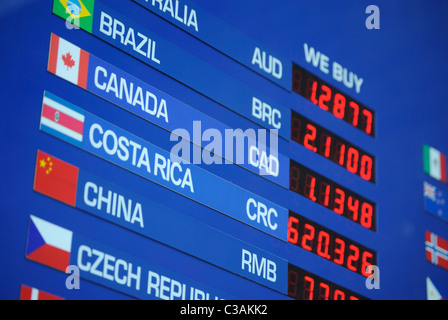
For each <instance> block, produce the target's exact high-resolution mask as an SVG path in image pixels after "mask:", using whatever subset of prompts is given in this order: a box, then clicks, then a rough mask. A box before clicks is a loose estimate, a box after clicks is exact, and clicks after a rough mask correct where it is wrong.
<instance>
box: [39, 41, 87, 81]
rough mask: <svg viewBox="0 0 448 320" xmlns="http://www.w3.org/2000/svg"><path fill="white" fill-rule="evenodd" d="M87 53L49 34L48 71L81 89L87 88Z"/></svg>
mask: <svg viewBox="0 0 448 320" xmlns="http://www.w3.org/2000/svg"><path fill="white" fill-rule="evenodd" d="M88 67H89V53H88V52H86V51H84V50H82V49H81V48H80V47H78V46H75V45H74V44H72V43H70V42H68V41H67V40H64V39H62V38H60V37H58V36H57V35H55V34H54V33H52V34H51V41H50V55H49V58H48V68H47V69H48V71H49V72H51V73H53V74H55V75H57V76H59V77H61V78H63V79H65V80H67V81H69V82H71V83H73V84H76V85H78V86H80V87H82V88H84V89H85V88H86V86H87V72H88Z"/></svg>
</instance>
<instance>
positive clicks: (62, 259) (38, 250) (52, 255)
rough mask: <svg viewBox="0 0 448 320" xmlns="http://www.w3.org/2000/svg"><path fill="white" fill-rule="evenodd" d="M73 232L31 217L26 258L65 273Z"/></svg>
mask: <svg viewBox="0 0 448 320" xmlns="http://www.w3.org/2000/svg"><path fill="white" fill-rule="evenodd" d="M72 238H73V232H72V231H70V230H68V229H65V228H62V227H60V226H58V225H55V224H53V223H51V222H48V221H45V220H43V219H41V218H38V217H36V216H33V215H31V216H30V223H29V226H28V243H27V246H26V257H27V258H28V259H30V260H33V261H36V262H39V263H42V264H44V265H46V266H49V267H52V268H55V269H57V270H61V271H63V272H65V270H66V269H67V267H68V265H69V261H70V252H71V248H72Z"/></svg>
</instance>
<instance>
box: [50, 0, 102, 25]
mask: <svg viewBox="0 0 448 320" xmlns="http://www.w3.org/2000/svg"><path fill="white" fill-rule="evenodd" d="M94 6H95V0H53V13H54V14H55V15H57V16H59V17H61V18H62V19H65V20H66V21H68V22H69V23H71V24H74V25H76V26H78V27H80V28H81V29H83V30H85V31H88V32H90V33H92V23H93V9H94Z"/></svg>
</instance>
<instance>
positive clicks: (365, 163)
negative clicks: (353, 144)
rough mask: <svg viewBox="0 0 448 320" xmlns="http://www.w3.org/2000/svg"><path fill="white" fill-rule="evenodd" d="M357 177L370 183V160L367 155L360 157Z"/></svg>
mask: <svg viewBox="0 0 448 320" xmlns="http://www.w3.org/2000/svg"><path fill="white" fill-rule="evenodd" d="M359 175H360V176H361V178H363V179H364V180H367V181H370V179H371V178H372V158H371V157H369V156H368V155H363V156H362V157H361V170H360V172H359Z"/></svg>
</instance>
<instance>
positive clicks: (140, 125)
mask: <svg viewBox="0 0 448 320" xmlns="http://www.w3.org/2000/svg"><path fill="white" fill-rule="evenodd" d="M103 2H104V3H106V4H107V5H108V6H109V7H112V8H115V9H116V10H117V11H120V12H123V13H124V14H125V15H126V17H128V18H129V17H132V19H134V20H135V21H136V23H140V24H144V25H145V27H146V28H149V29H151V28H153V29H154V30H157V32H158V33H161V34H163V36H164V37H165V38H166V39H170V41H172V42H173V43H175V44H176V45H178V46H180V47H182V48H185V50H187V51H189V52H193V53H194V54H195V55H196V56H197V57H199V58H200V59H202V60H204V61H206V62H207V63H209V64H211V65H212V66H214V67H215V68H218V69H220V70H222V71H224V72H227V73H229V74H230V75H231V76H232V77H234V78H235V79H238V81H241V82H243V83H246V84H247V85H248V86H249V87H251V88H254V89H256V90H257V91H260V92H263V93H264V95H266V96H269V97H270V98H271V99H272V100H275V101H278V103H279V104H281V105H284V106H288V107H290V108H292V109H294V110H296V111H297V112H299V113H301V114H303V115H304V116H306V117H308V118H310V119H311V120H312V121H315V122H316V123H318V124H320V125H322V126H324V127H325V128H327V129H329V130H331V131H332V132H334V133H336V134H337V135H339V136H341V137H343V138H344V139H346V140H348V141H350V142H352V143H354V144H355V145H358V146H360V147H361V148H363V149H364V150H366V151H368V152H370V153H372V154H373V155H375V156H376V163H377V167H376V172H377V177H376V181H377V183H376V184H375V185H373V184H371V183H367V182H365V181H363V180H362V179H361V178H359V177H357V176H354V175H353V174H350V173H349V172H347V171H346V170H344V169H343V168H341V167H339V166H337V165H336V164H334V163H332V162H330V161H329V160H327V159H324V158H322V157H320V156H319V155H317V154H313V153H311V152H309V150H307V149H306V148H304V147H302V146H300V145H298V144H295V143H290V142H287V141H286V140H281V141H280V146H279V149H280V152H281V153H284V154H286V155H288V156H289V157H291V158H293V159H294V160H296V161H298V162H300V163H301V164H303V165H305V166H307V167H309V168H311V169H312V170H314V171H316V172H318V173H320V174H322V175H324V176H326V177H328V178H330V179H331V180H333V181H335V182H337V183H339V184H341V185H343V186H345V187H347V188H349V189H351V190H353V191H355V192H357V193H359V194H360V195H362V196H364V197H366V198H368V199H370V200H373V201H375V202H376V204H377V232H371V231H368V230H366V229H364V228H362V227H361V226H359V225H357V224H355V223H353V222H351V221H348V220H347V219H343V218H342V217H339V216H338V215H337V214H335V213H333V212H331V211H329V210H327V209H325V208H323V207H321V206H319V205H317V204H315V203H313V202H311V201H309V200H307V199H305V198H303V197H301V196H299V195H296V194H294V193H293V192H292V191H287V190H285V189H283V188H282V187H280V186H278V185H275V184H273V183H271V182H269V181H267V180H266V179H264V178H262V177H258V176H256V175H254V174H253V173H251V172H249V171H247V170H245V169H243V168H241V167H237V166H228V165H227V166H222V165H221V166H219V165H218V166H206V165H203V166H202V167H203V168H204V169H206V170H209V171H210V172H212V173H215V174H217V175H218V176H221V177H223V178H224V179H226V180H229V181H231V182H233V183H235V184H237V185H239V186H241V187H243V188H245V189H247V190H249V191H251V192H254V193H256V194H257V195H259V196H261V197H264V198H266V199H268V200H270V201H273V202H275V203H277V204H279V205H281V206H284V207H287V208H289V209H291V210H293V211H296V212H297V213H299V214H301V215H303V216H305V217H307V218H310V219H311V220H313V221H315V222H317V223H319V224H322V225H324V226H325V227H328V228H330V229H332V230H334V231H335V232H337V233H340V234H342V235H344V236H346V237H349V238H351V239H353V240H354V241H356V242H359V243H361V244H363V245H365V246H367V247H369V248H371V249H373V250H376V251H377V253H378V260H377V261H378V265H379V267H380V271H381V273H380V289H379V290H368V289H367V288H366V287H365V278H363V277H362V276H360V275H358V274H355V273H353V272H351V271H349V270H346V269H343V268H342V267H340V266H337V265H335V264H334V263H332V262H330V261H326V260H323V259H322V258H321V257H319V256H317V255H314V254H312V253H310V252H307V251H306V250H303V249H300V248H297V247H295V246H293V245H290V244H288V243H285V242H283V241H281V240H279V239H276V238H273V237H271V236H269V235H267V234H265V233H262V232H260V231H258V230H256V229H254V228H251V227H249V226H247V225H244V224H242V223H241V222H238V221H236V220H234V219H231V218H229V217H227V216H225V215H223V214H220V213H218V212H216V211H214V210H212V209H209V208H206V207H205V206H203V205H201V204H199V203H197V202H194V201H192V200H190V199H187V198H184V197H182V196H179V195H178V194H176V193H174V192H172V191H170V190H168V189H165V188H163V187H161V186H159V185H156V184H154V183H152V182H149V181H147V180H145V179H142V178H140V177H138V176H136V175H134V174H131V173H129V172H128V171H126V170H125V169H122V168H119V167H117V166H115V165H113V164H111V163H108V162H106V161H104V160H101V159H99V158H97V157H95V156H93V155H91V154H88V153H87V152H85V151H82V150H80V149H78V148H74V147H73V146H71V145H69V144H67V143H65V142H63V141H60V140H58V139H56V138H54V137H52V136H50V135H47V134H45V133H42V132H40V131H39V118H40V110H41V102H42V96H43V91H44V90H49V91H51V92H53V93H55V94H57V95H59V96H61V97H63V98H65V99H67V100H69V101H70V102H72V103H75V104H76V105H79V106H80V107H82V108H84V109H85V110H86V111H88V112H91V113H94V114H95V115H97V116H99V117H100V118H102V119H104V120H106V121H110V122H112V123H114V124H116V125H118V126H120V127H121V128H123V129H124V130H127V131H129V132H132V133H133V134H135V135H137V136H139V137H141V138H142V139H144V140H147V141H150V142H151V143H153V144H155V145H157V146H160V147H162V148H164V149H165V150H169V149H170V148H171V147H172V145H173V143H172V142H170V139H169V132H167V131H165V130H163V129H161V128H159V127H157V126H154V125H152V124H149V123H148V122H147V121H145V120H143V119H140V118H138V117H136V116H135V115H133V114H131V113H129V112H127V111H125V110H123V109H121V108H118V107H116V106H114V105H112V104H110V103H109V102H107V101H105V100H102V99H101V98H99V97H97V96H94V95H92V94H91V93H89V92H87V91H85V90H83V89H81V88H78V87H76V86H74V85H72V84H70V83H68V82H67V81H64V80H62V79H60V78H58V77H55V76H54V75H52V74H50V73H48V72H47V71H46V66H47V59H48V48H49V40H50V33H51V32H54V33H56V34H57V35H59V36H61V37H63V38H65V39H67V40H69V41H71V42H73V43H74V44H77V45H79V46H81V47H82V48H83V49H85V50H87V51H88V52H90V53H92V54H94V55H96V56H97V57H99V58H101V59H104V60H106V61H107V62H110V63H112V64H113V65H115V66H117V67H119V68H121V69H123V70H125V71H126V72H128V73H130V74H132V75H133V76H136V77H137V78H139V79H141V80H143V81H145V82H147V83H149V84H151V85H153V86H154V87H156V88H157V89H159V90H161V91H163V92H165V93H167V94H169V95H171V96H173V97H175V98H176V99H178V100H180V101H182V102H184V103H186V104H188V105H190V106H193V107H194V108H196V109H198V110H200V111H202V112H203V113H205V114H207V115H209V116H211V117H213V118H215V119H218V120H219V121H221V122H223V123H224V124H227V125H229V126H231V127H234V128H242V129H246V128H257V126H256V125H255V124H254V123H253V122H251V121H249V120H247V119H245V118H243V117H241V116H240V115H238V114H236V113H234V112H232V111H230V110H229V109H227V108H225V107H223V106H222V105H220V104H218V103H216V102H214V101H213V100H211V99H209V98H208V97H206V96H205V95H203V94H200V93H198V92H197V91H195V90H193V89H191V88H189V87H188V86H186V85H184V84H182V83H180V82H178V81H176V80H175V79H173V78H171V77H168V76H166V75H164V74H162V73H161V72H159V71H157V70H155V69H153V68H151V67H149V66H147V65H145V64H143V63H142V62H140V61H138V60H137V59H135V58H133V57H131V56H129V55H128V54H126V53H124V52H122V51H120V50H117V49H115V48H113V47H112V46H110V45H109V44H107V43H106V42H104V41H102V40H99V39H98V38H96V37H94V36H92V35H90V34H88V33H87V32H85V31H82V30H68V29H66V28H65V22H64V21H63V20H62V19H60V18H58V17H56V16H54V15H53V14H52V13H51V9H52V1H38V0H35V1H32V0H28V1H17V0H15V1H2V3H1V4H0V26H1V30H2V42H1V45H0V46H1V48H0V49H1V52H2V56H1V59H0V70H2V80H1V87H0V90H1V105H2V108H1V109H2V116H1V118H0V119H1V120H0V121H1V122H0V130H1V131H0V132H1V138H2V142H1V144H0V148H1V160H0V165H1V166H0V167H1V176H0V181H1V185H0V212H1V213H0V214H1V219H2V223H1V227H0V228H1V229H0V248H1V250H0V262H1V264H0V274H1V275H2V276H1V277H0V298H3V299H17V298H18V297H19V291H20V285H21V284H22V283H23V284H26V285H29V286H34V287H37V288H39V289H42V290H44V291H48V292H50V293H53V294H56V295H60V296H62V297H65V298H67V299H125V298H128V297H127V296H126V295H123V294H121V293H119V292H117V291H114V290H111V289H108V288H107V287H104V286H100V285H97V284H94V283H91V282H89V281H83V282H81V289H80V290H67V289H66V288H65V279H66V276H67V275H65V274H63V273H61V272H59V271H56V270H53V269H50V268H48V267H46V266H43V265H40V264H38V263H35V262H33V261H29V260H27V259H26V258H25V245H26V238H27V234H26V230H27V225H28V219H29V215H30V214H34V215H37V216H39V217H41V218H44V219H46V220H49V221H51V222H54V223H56V224H59V225H60V226H63V227H65V228H68V229H70V230H72V231H74V232H75V233H77V234H80V235H83V236H85V237H87V238H89V239H92V240H93V241H96V242H99V243H101V244H104V245H106V246H108V247H111V248H114V249H116V250H117V251H120V252H126V253H128V254H129V255H132V256H136V257H138V258H139V259H142V260H145V259H146V260H147V261H150V262H151V263H154V264H156V265H158V266H160V267H161V268H166V269H169V270H172V271H173V272H177V273H179V274H182V275H183V276H185V277H188V278H190V279H192V280H194V281H198V282H201V283H205V284H207V285H208V286H210V287H212V288H215V289H216V290H218V291H221V292H226V293H228V294H229V295H232V296H237V297H239V298H244V299H261V298H268V299H270V298H272V299H276V298H279V299H280V298H286V297H285V296H282V295H280V294H278V293H276V292H274V291H272V290H270V289H268V288H266V287H263V286H260V285H258V284H256V283H254V282H251V281H248V280H246V279H243V278H242V277H239V276H237V275H235V274H232V273H229V272H227V271H224V270H223V269H221V268H217V267H215V266H212V265H210V264H208V263H205V262H203V261H200V260H198V259H196V258H193V257H192V256H190V255H187V254H184V253H181V252H179V251H176V250H174V249H171V248H168V247H166V246H163V245H162V244H159V243H155V244H154V245H152V247H153V248H154V250H153V252H151V253H149V252H147V251H145V247H146V245H147V241H148V239H146V238H144V237H141V236H139V235H137V234H135V233H133V232H130V231H128V230H125V229H123V228H120V227H119V226H117V225H114V224H111V223H108V222H106V221H104V220H101V219H99V218H97V217H94V216H92V215H89V214H86V213H85V212H82V211H80V210H78V209H74V208H70V207H68V206H66V205H64V204H62V203H60V202H58V201H55V200H52V199H50V198H48V197H45V196H43V195H41V194H38V193H36V192H34V191H33V189H32V186H33V178H34V166H35V160H36V154H37V150H38V149H41V150H43V151H45V152H48V153H50V154H52V155H54V156H56V157H59V158H61V159H64V160H67V161H69V162H71V163H72V164H74V165H77V166H79V167H80V168H83V169H86V170H88V171H89V172H92V173H95V174H96V175H97V176H99V177H102V178H108V179H110V177H113V181H115V182H119V184H120V185H121V187H123V188H126V189H129V190H130V191H131V192H136V193H140V194H143V195H144V196H145V197H148V198H149V199H152V200H155V201H158V202H160V203H162V204H163V205H166V206H167V207H169V208H171V209H174V210H176V211H178V212H181V213H183V214H185V215H188V216H190V217H192V218H194V219H197V220H198V221H200V222H202V223H204V224H207V225H209V226H211V227H213V228H216V229H218V230H221V231H223V232H225V233H227V234H229V235H232V236H234V237H236V238H238V239H240V240H242V241H245V242H247V243H250V244H253V245H255V246H257V247H259V248H262V249H263V250H266V251H268V252H270V253H272V254H274V255H277V256H279V257H281V258H283V259H286V260H288V261H289V262H291V263H293V264H295V265H297V266H299V267H301V268H303V269H306V270H308V271H310V272H313V273H315V274H317V275H319V276H321V277H323V278H325V279H328V280H329V281H332V282H335V283H337V284H339V285H341V286H343V287H345V288H347V289H350V290H353V291H355V292H357V293H359V294H361V295H364V296H366V297H368V298H372V299H425V298H426V277H427V276H429V277H430V278H431V279H432V281H433V282H434V283H435V284H436V286H437V282H439V283H442V284H444V285H445V286H446V285H447V284H448V273H447V272H448V271H447V270H443V269H441V268H439V267H437V266H434V265H432V264H430V263H429V262H427V261H426V259H425V246H424V233H425V230H430V231H432V232H435V233H436V234H438V235H440V236H441V237H443V238H445V239H448V225H447V224H446V222H444V221H442V220H440V219H438V218H437V217H434V216H432V215H430V214H428V213H426V212H425V211H424V207H423V203H424V202H423V187H422V185H423V181H424V180H426V181H428V182H430V183H432V184H434V185H436V186H437V187H438V188H441V189H442V190H444V191H445V192H446V191H447V189H448V187H447V185H446V184H443V183H440V182H438V181H435V180H434V179H432V178H430V177H429V176H427V175H425V174H424V173H423V163H422V146H423V144H425V143H426V144H429V145H431V146H433V147H435V148H436V149H438V150H440V151H441V152H443V153H445V154H448V139H447V137H448V127H447V126H446V121H447V119H448V108H446V106H445V102H446V99H445V98H443V96H444V95H445V92H446V85H447V83H448V76H447V72H448V62H447V61H446V57H447V54H448V47H447V42H446V40H445V35H446V33H447V31H448V25H447V24H448V22H447V21H446V18H445V14H446V12H447V10H448V4H446V3H445V2H443V1H434V2H431V4H428V3H427V2H425V1H413V2H412V3H409V2H408V1H394V2H391V1H377V2H376V3H372V2H370V1H344V2H343V3H341V2H329V1H323V0H321V1H312V2H310V1H280V2H272V1H268V0H261V1H260V0H246V1H244V2H241V1H235V0H232V1H228V0H226V1H224V0H219V1H218V0H216V1H207V0H195V1H194V3H197V4H198V5H200V6H201V7H202V8H203V9H205V10H207V11H209V12H210V13H212V14H213V15H215V16H216V17H218V18H219V19H221V20H222V21H224V22H225V23H226V24H228V25H231V26H232V27H234V28H236V29H238V30H240V31H241V32H243V33H244V34H246V35H247V36H248V37H250V38H252V39H254V40H255V41H257V42H259V43H262V44H263V45H264V46H265V47H268V48H272V50H273V51H274V52H279V53H281V54H282V56H283V57H286V58H288V59H290V60H291V61H294V62H296V63H298V64H299V65H301V66H303V67H305V68H306V69H308V70H310V71H311V72H314V73H315V74H316V75H318V76H319V77H321V78H322V79H324V80H325V81H327V82H329V83H331V84H333V85H334V86H336V87H337V88H339V89H341V90H342V91H344V92H346V93H348V94H350V95H352V96H353V97H354V98H355V99H357V100H359V101H361V102H362V103H364V104H366V105H367V106H369V107H370V108H371V109H373V110H375V112H376V137H375V138H371V137H368V136H367V135H365V134H363V133H362V132H360V131H359V130H357V129H355V128H353V127H351V126H350V125H348V124H347V123H345V122H343V121H340V120H339V119H337V118H335V117H334V116H332V115H331V114H329V113H326V112H324V111H323V110H320V109H319V108H317V107H316V106H315V105H313V104H311V103H310V102H307V101H306V100H304V99H303V98H302V97H300V96H298V95H297V94H295V93H289V92H287V91H285V90H284V89H282V88H280V87H279V86H277V85H274V84H273V83H272V82H270V81H268V80H266V79H265V78H263V77H260V76H259V75H258V74H256V73H254V72H253V71H251V70H249V69H248V68H246V67H244V66H242V65H241V64H239V63H237V62H236V61H234V60H232V59H229V57H227V56H225V55H223V54H222V53H220V52H218V51H217V50H215V49H213V48H211V47H210V46H208V45H206V44H204V43H203V42H201V41H199V40H197V39H195V38H193V37H191V36H190V35H188V34H186V33H185V32H184V31H182V30H180V29H179V28H177V27H175V26H173V25H171V24H170V23H168V22H167V21H165V20H163V19H161V18H160V17H158V16H156V15H154V14H152V13H150V12H149V11H147V10H146V9H144V8H142V7H141V6H140V5H138V4H136V3H134V2H132V1H122V0H103ZM370 4H376V5H378V6H379V8H380V12H381V20H380V21H381V29H379V30H368V29H366V27H365V20H366V18H367V14H365V8H366V7H367V6H368V5H370ZM122 8H126V9H125V10H124V9H122ZM305 42H306V43H308V44H309V45H311V46H313V47H314V48H315V49H316V50H319V51H321V52H323V53H324V54H325V55H327V56H328V57H330V62H331V61H337V62H338V63H340V64H341V65H342V66H344V67H347V68H348V69H349V70H351V71H353V72H355V73H356V74H357V75H359V76H361V77H362V78H363V79H364V83H363V85H362V89H361V93H360V94H356V93H355V92H354V90H352V91H350V90H348V89H346V88H345V87H344V86H343V85H342V84H340V83H338V82H336V81H334V80H333V79H332V78H331V74H329V75H324V74H322V73H321V72H320V71H318V69H316V68H314V67H312V66H311V65H309V64H307V63H306V61H305V57H304V52H303V43H305ZM189 76H191V77H193V76H194V75H189ZM212 85H213V82H212V81H210V86H212ZM229 94H231V93H229ZM190 126H191V124H186V128H189V127H190ZM215 192H216V197H220V188H219V186H216V190H215ZM181 227H182V226H180V225H173V231H172V232H176V228H181ZM198 237H200V235H199V234H198ZM206 242H207V239H204V243H206ZM223 245H225V244H223Z"/></svg>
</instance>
